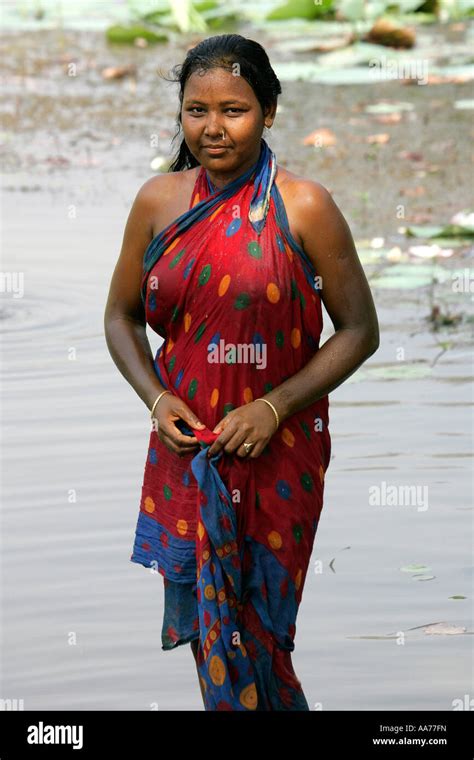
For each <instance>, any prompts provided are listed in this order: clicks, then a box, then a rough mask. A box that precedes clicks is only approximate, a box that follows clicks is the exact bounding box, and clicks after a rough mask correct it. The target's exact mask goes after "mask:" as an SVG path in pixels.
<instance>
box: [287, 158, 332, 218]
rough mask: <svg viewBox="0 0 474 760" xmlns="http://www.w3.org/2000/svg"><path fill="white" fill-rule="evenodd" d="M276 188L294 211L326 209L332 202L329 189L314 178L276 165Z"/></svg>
mask: <svg viewBox="0 0 474 760" xmlns="http://www.w3.org/2000/svg"><path fill="white" fill-rule="evenodd" d="M277 177H280V182H279V185H278V189H279V190H280V192H281V194H282V195H284V196H285V201H286V199H288V203H289V204H290V205H291V207H292V210H293V211H294V212H295V213H298V212H301V211H308V210H312V211H317V210H324V209H327V207H328V205H331V204H334V201H333V198H332V195H331V193H330V192H329V190H328V189H327V188H326V187H324V185H322V184H321V183H320V182H317V181H316V180H312V179H308V178H307V177H301V176H300V175H298V174H295V173H294V172H290V171H289V170H288V169H283V168H282V167H280V166H279V167H278V175H277Z"/></svg>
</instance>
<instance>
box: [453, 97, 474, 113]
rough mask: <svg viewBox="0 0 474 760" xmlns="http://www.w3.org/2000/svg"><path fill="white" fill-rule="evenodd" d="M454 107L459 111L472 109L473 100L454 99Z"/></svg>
mask: <svg viewBox="0 0 474 760" xmlns="http://www.w3.org/2000/svg"><path fill="white" fill-rule="evenodd" d="M454 107H455V108H457V109H458V110H460V111H467V110H472V109H473V108H474V100H469V99H467V98H465V99H464V100H455V101H454Z"/></svg>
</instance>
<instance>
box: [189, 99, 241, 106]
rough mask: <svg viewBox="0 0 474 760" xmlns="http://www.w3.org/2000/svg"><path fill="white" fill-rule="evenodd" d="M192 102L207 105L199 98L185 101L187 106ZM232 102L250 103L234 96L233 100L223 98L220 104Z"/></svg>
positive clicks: (226, 104) (225, 104) (224, 104)
mask: <svg viewBox="0 0 474 760" xmlns="http://www.w3.org/2000/svg"><path fill="white" fill-rule="evenodd" d="M190 103H198V104H199V105H200V106H205V105H206V103H204V102H203V101H202V100H197V99H196V98H187V99H186V100H185V101H184V105H185V106H188V105H190ZM231 103H239V104H240V105H243V106H248V105H249V104H248V103H247V101H245V100H239V99H238V98H234V99H233V100H221V102H220V103H219V105H220V106H228V105H230V104H231Z"/></svg>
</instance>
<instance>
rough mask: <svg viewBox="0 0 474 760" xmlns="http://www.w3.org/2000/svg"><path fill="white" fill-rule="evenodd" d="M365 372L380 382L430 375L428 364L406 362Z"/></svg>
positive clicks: (372, 368) (368, 369)
mask: <svg viewBox="0 0 474 760" xmlns="http://www.w3.org/2000/svg"><path fill="white" fill-rule="evenodd" d="M365 371H366V373H367V377H368V378H380V379H381V380H416V379H417V378H420V377H427V376H428V375H431V373H432V370H431V367H430V366H429V365H428V364H408V363H407V362H399V363H398V364H395V365H391V366H387V367H366V368H365ZM422 569H424V568H422Z"/></svg>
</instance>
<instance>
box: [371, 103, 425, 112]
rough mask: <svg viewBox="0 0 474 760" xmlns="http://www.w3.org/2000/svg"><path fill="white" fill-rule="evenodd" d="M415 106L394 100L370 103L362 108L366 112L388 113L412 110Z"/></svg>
mask: <svg viewBox="0 0 474 760" xmlns="http://www.w3.org/2000/svg"><path fill="white" fill-rule="evenodd" d="M414 108H415V106H414V105H413V103H406V102H404V101H394V102H393V103H386V102H381V103H372V104H371V105H368V106H366V107H365V108H364V111H365V112H366V113H375V114H389V113H398V112H399V111H413V109H414Z"/></svg>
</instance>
